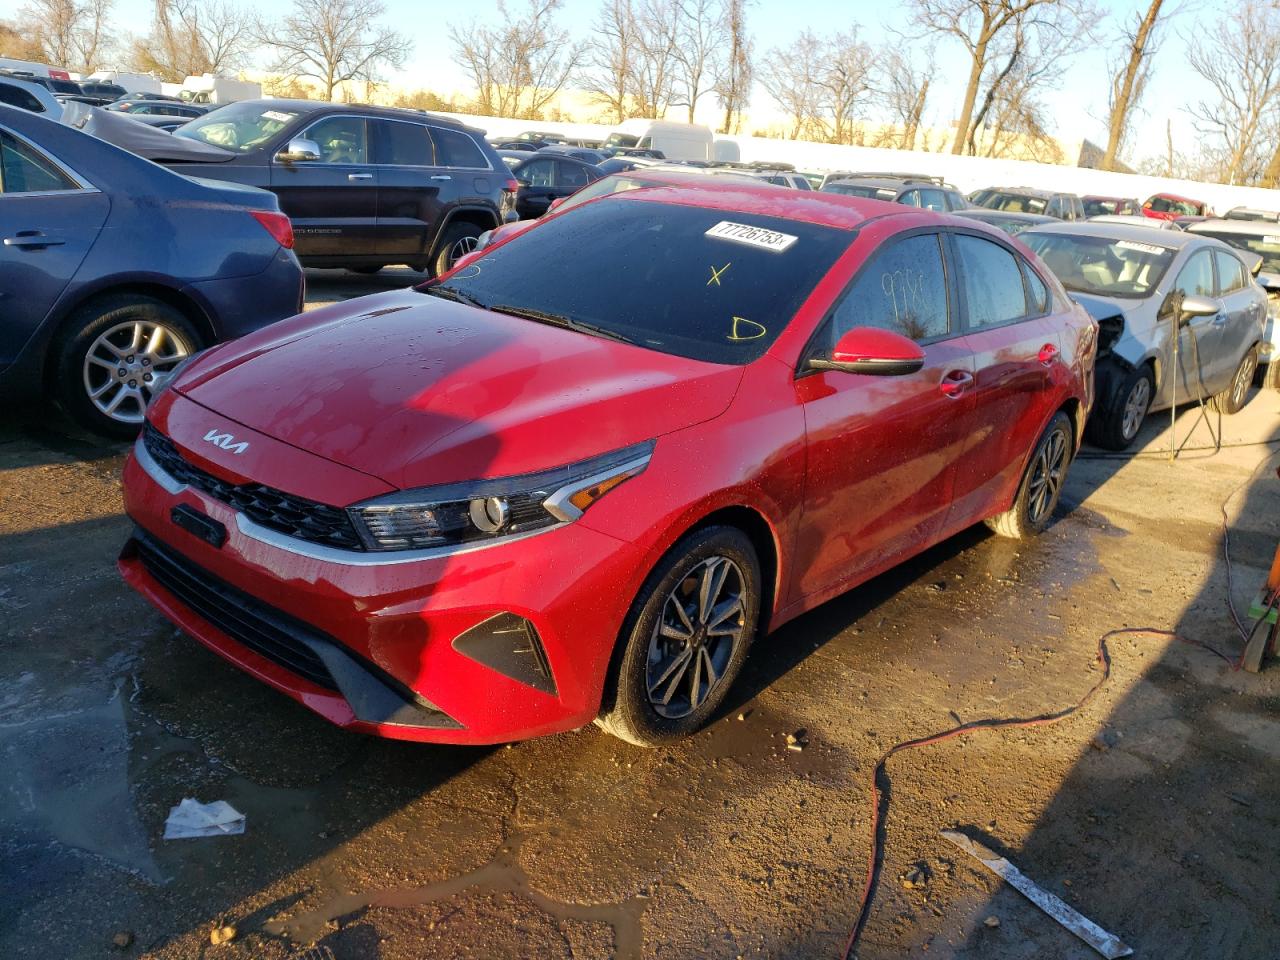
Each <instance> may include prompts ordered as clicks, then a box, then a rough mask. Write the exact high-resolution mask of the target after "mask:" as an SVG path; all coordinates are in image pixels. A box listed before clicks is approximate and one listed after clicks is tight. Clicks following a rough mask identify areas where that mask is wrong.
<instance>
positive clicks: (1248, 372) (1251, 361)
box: [1231, 351, 1258, 410]
mask: <svg viewBox="0 0 1280 960" xmlns="http://www.w3.org/2000/svg"><path fill="white" fill-rule="evenodd" d="M1257 365H1258V361H1257V359H1256V358H1255V356H1254V354H1253V352H1252V351H1251V352H1249V353H1248V354H1246V355H1245V358H1244V359H1243V360H1242V361H1240V369H1238V370H1237V371H1236V378H1235V381H1234V382H1233V383H1232V384H1231V409H1233V410H1239V409H1240V408H1241V407H1243V406H1244V398H1245V394H1247V393H1248V392H1249V385H1250V384H1251V383H1253V374H1254V372H1255V371H1256V369H1257Z"/></svg>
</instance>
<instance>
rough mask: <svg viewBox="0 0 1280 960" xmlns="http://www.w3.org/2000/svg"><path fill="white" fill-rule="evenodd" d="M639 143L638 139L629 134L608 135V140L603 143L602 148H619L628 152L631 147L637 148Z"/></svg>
mask: <svg viewBox="0 0 1280 960" xmlns="http://www.w3.org/2000/svg"><path fill="white" fill-rule="evenodd" d="M639 143H640V138H639V137H635V136H632V135H631V134H629V133H611V134H609V139H607V140H606V141H605V142H604V146H605V149H606V150H607V149H609V148H610V147H614V148H618V147H621V148H622V149H625V150H629V149H631V148H632V147H635V146H638V145H639Z"/></svg>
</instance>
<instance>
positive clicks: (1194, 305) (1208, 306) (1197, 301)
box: [1178, 295, 1222, 327]
mask: <svg viewBox="0 0 1280 960" xmlns="http://www.w3.org/2000/svg"><path fill="white" fill-rule="evenodd" d="M1221 310H1222V304H1220V303H1218V301H1217V300H1215V299H1213V297H1201V296H1196V295H1192V296H1190V297H1183V298H1182V316H1180V317H1179V318H1178V326H1180V327H1181V326H1185V325H1186V322H1187V321H1188V320H1190V319H1191V318H1192V317H1212V316H1215V315H1217V314H1218V313H1219V312H1220V311H1221Z"/></svg>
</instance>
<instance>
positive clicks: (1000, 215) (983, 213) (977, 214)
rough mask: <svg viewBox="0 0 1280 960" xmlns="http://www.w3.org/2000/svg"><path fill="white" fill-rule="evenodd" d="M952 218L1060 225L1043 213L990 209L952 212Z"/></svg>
mask: <svg viewBox="0 0 1280 960" xmlns="http://www.w3.org/2000/svg"><path fill="white" fill-rule="evenodd" d="M951 215H952V216H953V217H966V218H968V219H971V220H982V221H984V222H985V221H987V220H1022V221H1024V222H1025V223H1061V222H1062V221H1061V220H1059V219H1058V218H1057V217H1046V216H1045V215H1044V214H1043V213H1021V212H1019V211H1017V210H992V209H991V208H990V207H966V208H965V209H964V210H953V211H952V212H951Z"/></svg>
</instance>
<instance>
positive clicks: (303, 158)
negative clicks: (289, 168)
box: [276, 137, 324, 163]
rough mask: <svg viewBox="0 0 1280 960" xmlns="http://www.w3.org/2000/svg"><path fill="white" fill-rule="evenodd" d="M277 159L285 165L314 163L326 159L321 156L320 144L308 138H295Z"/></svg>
mask: <svg viewBox="0 0 1280 960" xmlns="http://www.w3.org/2000/svg"><path fill="white" fill-rule="evenodd" d="M276 159H277V160H283V161H284V162H285V163H314V162H317V161H319V160H323V159H324V157H322V156H321V155H320V144H318V143H316V142H315V141H314V140H308V139H307V138H306V137H294V138H293V139H292V140H290V141H289V145H288V146H287V147H285V148H284V149H283V150H281V151H280V152H279V153H277V154H276Z"/></svg>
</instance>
